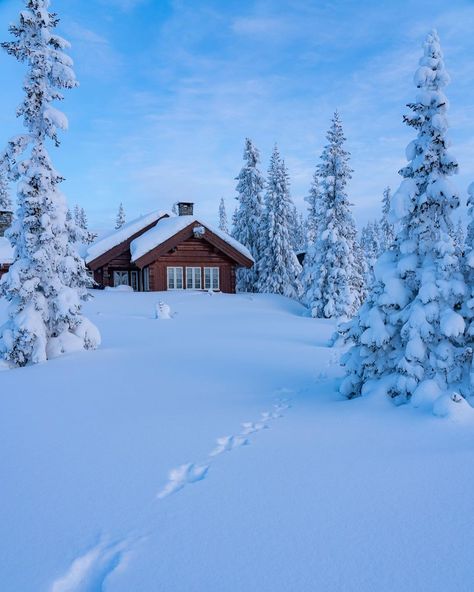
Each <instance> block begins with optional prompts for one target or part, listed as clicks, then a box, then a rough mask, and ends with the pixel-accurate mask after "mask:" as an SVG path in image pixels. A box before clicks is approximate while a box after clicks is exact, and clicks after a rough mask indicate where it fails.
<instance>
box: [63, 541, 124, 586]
mask: <svg viewBox="0 0 474 592" xmlns="http://www.w3.org/2000/svg"><path fill="white" fill-rule="evenodd" d="M129 549H130V542H129V541H127V540H125V541H119V542H117V543H112V544H106V543H104V542H101V543H99V544H98V545H96V546H95V547H93V548H92V549H90V550H89V551H87V553H85V554H84V555H81V556H80V557H77V558H76V559H75V560H74V561H73V562H72V563H71V565H70V567H69V569H68V571H67V572H66V573H65V574H64V575H63V576H61V577H60V578H59V579H57V580H56V581H55V582H53V585H52V587H51V592H102V591H103V590H104V585H105V581H106V579H107V578H108V577H109V575H110V574H111V573H112V572H114V571H115V570H116V569H117V568H118V567H119V566H120V565H121V563H122V561H123V559H124V555H125V554H126V553H127V551H128V550H129Z"/></svg>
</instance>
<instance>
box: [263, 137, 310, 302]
mask: <svg viewBox="0 0 474 592" xmlns="http://www.w3.org/2000/svg"><path fill="white" fill-rule="evenodd" d="M261 228H262V230H261V232H262V240H263V248H262V257H261V259H260V261H259V264H260V265H259V270H258V273H259V284H258V286H259V291H260V292H270V293H273V294H282V295H283V296H288V297H289V298H294V299H298V298H299V297H300V295H301V284H300V281H299V275H300V273H301V265H300V264H299V262H298V258H297V257H296V254H295V251H294V248H293V243H292V240H291V234H290V233H291V230H292V228H294V205H293V202H292V201H291V197H290V182H289V176H288V172H287V169H286V166H285V163H284V161H283V160H282V158H281V157H280V153H279V151H278V148H277V146H275V148H274V150H273V154H272V157H271V160H270V167H269V169H268V180H267V185H266V193H265V209H264V216H263V219H262V227H261Z"/></svg>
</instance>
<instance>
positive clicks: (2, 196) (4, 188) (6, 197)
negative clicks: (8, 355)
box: [0, 170, 13, 212]
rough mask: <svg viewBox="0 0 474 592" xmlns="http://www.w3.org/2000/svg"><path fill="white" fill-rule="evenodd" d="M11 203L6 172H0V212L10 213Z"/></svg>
mask: <svg viewBox="0 0 474 592" xmlns="http://www.w3.org/2000/svg"><path fill="white" fill-rule="evenodd" d="M12 210H13V203H12V199H11V197H10V189H9V187H8V179H7V174H6V171H1V170H0V212H11V211H12Z"/></svg>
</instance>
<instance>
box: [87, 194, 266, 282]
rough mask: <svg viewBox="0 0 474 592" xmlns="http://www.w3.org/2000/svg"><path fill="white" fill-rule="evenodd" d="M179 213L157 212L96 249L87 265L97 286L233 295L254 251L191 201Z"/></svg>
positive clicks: (98, 244)
mask: <svg viewBox="0 0 474 592" xmlns="http://www.w3.org/2000/svg"><path fill="white" fill-rule="evenodd" d="M178 212H179V215H178V216H170V215H169V214H167V213H165V212H152V213H151V214H148V215H147V216H143V217H141V218H138V219H137V220H134V221H133V222H130V223H129V224H126V225H125V226H123V227H122V228H120V229H119V230H117V231H115V232H114V233H112V234H110V235H108V236H106V237H104V238H102V239H101V240H99V241H97V242H96V243H94V244H93V245H91V246H90V248H89V249H88V252H87V256H86V264H87V266H88V268H89V269H90V270H91V272H92V273H93V275H94V280H95V281H96V283H97V284H98V285H99V286H104V287H105V286H110V287H117V286H123V285H126V286H131V287H132V288H133V289H134V290H135V291H144V292H147V291H164V290H214V291H221V292H226V293H234V292H235V283H236V280H235V274H236V269H237V268H239V267H246V268H250V267H251V266H252V265H253V263H254V261H253V259H252V256H251V254H250V252H249V251H248V250H247V249H246V248H245V247H244V246H243V245H241V244H240V243H239V242H237V241H236V240H234V239H233V238H231V237H230V236H229V235H228V234H227V233H225V232H222V231H220V230H217V229H215V228H213V227H212V226H210V225H209V224H207V223H205V222H203V221H202V220H201V219H198V218H196V217H195V216H194V215H193V204H192V203H190V202H180V203H179V204H178Z"/></svg>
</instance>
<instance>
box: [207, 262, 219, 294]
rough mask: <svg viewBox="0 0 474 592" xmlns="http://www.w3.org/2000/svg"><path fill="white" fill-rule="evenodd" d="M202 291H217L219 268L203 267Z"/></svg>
mask: <svg viewBox="0 0 474 592" xmlns="http://www.w3.org/2000/svg"><path fill="white" fill-rule="evenodd" d="M204 289H205V290H219V268H218V267H205V268H204Z"/></svg>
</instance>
